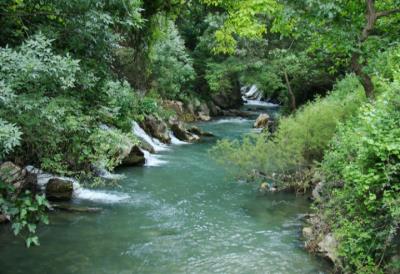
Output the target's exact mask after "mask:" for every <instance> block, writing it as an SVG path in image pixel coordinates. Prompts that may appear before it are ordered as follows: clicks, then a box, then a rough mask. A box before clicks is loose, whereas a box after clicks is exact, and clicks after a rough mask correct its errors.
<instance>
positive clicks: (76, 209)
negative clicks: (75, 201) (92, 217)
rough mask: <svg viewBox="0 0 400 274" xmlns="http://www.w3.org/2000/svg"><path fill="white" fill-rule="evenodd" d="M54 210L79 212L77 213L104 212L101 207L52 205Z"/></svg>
mask: <svg viewBox="0 0 400 274" xmlns="http://www.w3.org/2000/svg"><path fill="white" fill-rule="evenodd" d="M51 207H52V208H54V209H58V210H62V211H68V212H77V213H97V212H100V211H102V209H101V208H99V207H82V206H73V205H70V204H52V205H51Z"/></svg>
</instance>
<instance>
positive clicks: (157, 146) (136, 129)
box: [132, 121, 169, 151]
mask: <svg viewBox="0 0 400 274" xmlns="http://www.w3.org/2000/svg"><path fill="white" fill-rule="evenodd" d="M132 131H133V134H135V135H136V136H137V137H139V138H141V139H142V140H143V141H145V142H146V143H148V144H149V145H151V146H152V147H153V149H154V151H166V150H169V148H168V146H167V145H165V144H163V143H161V142H160V140H158V139H156V138H153V137H151V136H150V135H148V134H147V133H146V132H145V131H144V129H142V128H141V127H140V126H139V124H138V123H137V122H135V121H133V122H132Z"/></svg>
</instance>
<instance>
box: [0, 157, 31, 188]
mask: <svg viewBox="0 0 400 274" xmlns="http://www.w3.org/2000/svg"><path fill="white" fill-rule="evenodd" d="M25 176H26V171H25V170H24V169H22V168H21V167H19V166H17V165H15V164H14V163H12V162H5V163H3V164H2V165H1V166H0V179H1V180H2V181H3V182H5V183H7V184H16V183H18V182H21V181H22V180H24V178H25Z"/></svg>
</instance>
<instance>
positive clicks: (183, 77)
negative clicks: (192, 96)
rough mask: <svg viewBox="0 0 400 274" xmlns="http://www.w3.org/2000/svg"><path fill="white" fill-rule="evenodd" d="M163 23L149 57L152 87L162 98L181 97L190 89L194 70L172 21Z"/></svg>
mask: <svg viewBox="0 0 400 274" xmlns="http://www.w3.org/2000/svg"><path fill="white" fill-rule="evenodd" d="M159 20H165V19H162V18H160V19H159ZM164 24H165V26H164V27H163V28H162V29H161V30H160V34H159V37H157V39H156V41H155V43H154V45H153V48H152V53H151V57H150V59H151V63H152V73H153V79H154V81H153V88H154V89H155V90H157V92H158V93H159V94H160V95H162V96H163V97H164V98H168V99H182V98H184V97H185V94H187V93H188V92H189V91H190V84H191V81H192V80H193V79H194V78H195V72H194V69H193V64H192V60H191V58H190V57H189V55H188V54H187V52H186V49H185V44H184V41H183V40H182V38H181V36H180V35H179V32H178V30H177V28H176V26H175V24H174V22H172V21H167V22H166V23H164Z"/></svg>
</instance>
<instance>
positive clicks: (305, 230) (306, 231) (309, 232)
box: [302, 226, 313, 240]
mask: <svg viewBox="0 0 400 274" xmlns="http://www.w3.org/2000/svg"><path fill="white" fill-rule="evenodd" d="M302 233H303V237H304V238H305V239H306V240H310V239H311V238H312V236H313V229H312V227H310V226H308V227H303V231H302Z"/></svg>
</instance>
